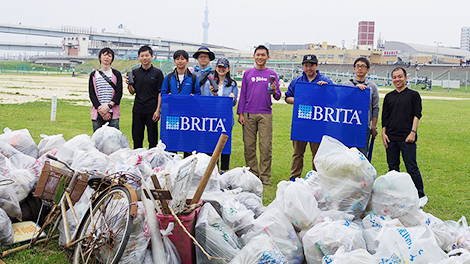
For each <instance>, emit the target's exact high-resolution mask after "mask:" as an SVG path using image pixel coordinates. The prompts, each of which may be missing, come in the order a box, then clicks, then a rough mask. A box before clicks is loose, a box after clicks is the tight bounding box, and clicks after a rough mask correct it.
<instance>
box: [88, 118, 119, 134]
mask: <svg viewBox="0 0 470 264" xmlns="http://www.w3.org/2000/svg"><path fill="white" fill-rule="evenodd" d="M91 122H92V124H93V133H94V132H95V131H96V130H97V129H98V128H100V127H101V126H103V125H104V124H106V123H107V122H109V124H108V126H110V127H115V128H117V129H118V130H119V118H116V119H111V120H108V121H104V120H103V119H96V120H93V119H92V120H91Z"/></svg>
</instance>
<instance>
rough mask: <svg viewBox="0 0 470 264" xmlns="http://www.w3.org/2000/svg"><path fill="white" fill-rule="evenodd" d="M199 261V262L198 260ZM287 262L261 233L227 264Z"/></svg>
mask: <svg viewBox="0 0 470 264" xmlns="http://www.w3.org/2000/svg"><path fill="white" fill-rule="evenodd" d="M198 263H199V262H198ZM239 263H243V264H267V263H276V264H287V263H288V262H287V259H286V257H284V255H282V253H281V251H280V250H279V248H278V247H277V246H276V244H275V243H274V241H273V240H272V239H271V238H270V237H269V236H268V235H266V234H261V235H258V236H256V237H254V238H253V239H251V240H250V242H249V243H248V244H247V245H246V246H244V247H243V249H242V250H241V251H240V252H239V253H238V254H237V255H236V256H235V257H234V258H233V259H232V261H230V262H229V264H239Z"/></svg>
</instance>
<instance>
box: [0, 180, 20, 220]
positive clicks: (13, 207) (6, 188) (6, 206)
mask: <svg viewBox="0 0 470 264" xmlns="http://www.w3.org/2000/svg"><path fill="white" fill-rule="evenodd" d="M13 183H14V182H13V180H11V179H9V178H7V177H5V176H2V175H0V208H2V209H3V210H5V212H6V213H7V214H8V216H9V217H11V218H16V219H18V220H20V221H21V218H22V216H23V214H22V213H21V207H20V203H19V202H18V197H17V196H16V192H15V188H13Z"/></svg>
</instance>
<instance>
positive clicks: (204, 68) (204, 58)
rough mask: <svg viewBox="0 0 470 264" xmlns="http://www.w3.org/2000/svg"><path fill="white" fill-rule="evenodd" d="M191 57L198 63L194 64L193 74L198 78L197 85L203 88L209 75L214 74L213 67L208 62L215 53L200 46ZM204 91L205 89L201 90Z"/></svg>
mask: <svg viewBox="0 0 470 264" xmlns="http://www.w3.org/2000/svg"><path fill="white" fill-rule="evenodd" d="M193 58H195V59H196V60H197V61H198V63H199V65H196V66H194V70H193V74H194V75H196V76H197V78H198V79H199V87H201V89H204V88H203V87H205V84H206V82H208V80H209V75H210V74H214V69H213V68H212V66H210V65H209V63H210V62H211V61H213V60H214V59H215V55H214V53H213V52H212V51H210V49H209V48H208V47H206V46H202V47H200V48H199V49H198V50H197V52H196V53H194V55H193ZM207 87H209V86H207ZM205 93H206V91H204V90H201V94H205Z"/></svg>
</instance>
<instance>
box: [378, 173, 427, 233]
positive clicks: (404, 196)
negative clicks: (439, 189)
mask: <svg viewBox="0 0 470 264" xmlns="http://www.w3.org/2000/svg"><path fill="white" fill-rule="evenodd" d="M418 203H419V198H418V191H417V190H416V187H415V185H414V183H413V181H412V180H411V176H410V175H409V174H408V173H406V172H397V171H389V172H388V173H387V174H385V175H383V176H380V177H378V178H377V179H376V180H375V182H374V188H373V192H372V197H371V200H370V206H371V209H372V210H373V212H374V213H375V214H378V215H388V216H390V217H391V218H399V219H400V221H401V222H402V223H403V224H404V225H405V226H406V227H411V226H417V225H420V224H421V223H423V220H424V217H423V216H422V215H421V213H420V212H419V204H418Z"/></svg>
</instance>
